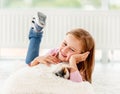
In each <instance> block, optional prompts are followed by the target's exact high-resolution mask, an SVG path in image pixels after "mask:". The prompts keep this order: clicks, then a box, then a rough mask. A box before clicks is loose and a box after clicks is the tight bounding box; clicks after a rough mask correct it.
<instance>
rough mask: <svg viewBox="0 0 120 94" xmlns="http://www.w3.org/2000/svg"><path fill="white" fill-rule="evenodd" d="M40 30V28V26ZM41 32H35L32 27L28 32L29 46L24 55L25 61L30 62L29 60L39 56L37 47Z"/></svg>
mask: <svg viewBox="0 0 120 94" xmlns="http://www.w3.org/2000/svg"><path fill="white" fill-rule="evenodd" d="M41 30H42V28H41ZM42 35H43V32H36V31H34V29H33V28H31V29H30V32H29V40H30V42H29V47H28V51H27V56H26V63H27V64H30V63H31V61H32V60H33V59H34V58H36V57H37V56H39V47H40V43H41V39H42Z"/></svg>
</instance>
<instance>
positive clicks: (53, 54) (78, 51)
mask: <svg viewBox="0 0 120 94" xmlns="http://www.w3.org/2000/svg"><path fill="white" fill-rule="evenodd" d="M40 15H41V16H40ZM40 17H42V18H44V21H42V22H43V24H42V25H40V24H41V22H40ZM38 18H39V19H38V20H39V22H38V23H39V25H38V23H37V22H36V21H33V22H34V28H31V30H30V34H29V39H30V45H29V48H28V53H27V57H26V63H27V64H28V65H29V66H35V65H37V64H39V63H44V64H46V65H50V64H56V63H60V62H69V65H70V67H71V69H70V80H72V81H74V82H82V81H88V82H90V83H91V82H92V72H93V68H94V53H95V44H94V40H93V38H92V36H91V35H90V34H89V33H88V32H87V31H86V30H84V29H81V28H77V29H74V30H71V31H69V32H68V33H67V34H66V37H65V39H64V40H63V42H62V43H61V45H60V47H59V48H56V49H52V50H51V51H50V52H49V53H48V54H46V55H45V56H38V55H39V54H38V53H39V45H40V42H41V38H42V34H43V32H42V31H41V30H42V28H43V27H44V25H45V19H46V16H45V15H44V14H42V13H40V12H39V13H38Z"/></svg>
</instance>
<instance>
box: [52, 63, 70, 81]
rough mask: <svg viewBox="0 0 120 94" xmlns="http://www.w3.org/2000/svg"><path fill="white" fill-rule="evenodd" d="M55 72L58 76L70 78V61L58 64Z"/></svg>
mask: <svg viewBox="0 0 120 94" xmlns="http://www.w3.org/2000/svg"><path fill="white" fill-rule="evenodd" d="M53 73H54V74H55V75H56V76H59V77H62V78H65V79H69V78H70V67H69V65H68V63H65V62H61V63H59V64H57V67H56V68H55V70H54V71H53Z"/></svg>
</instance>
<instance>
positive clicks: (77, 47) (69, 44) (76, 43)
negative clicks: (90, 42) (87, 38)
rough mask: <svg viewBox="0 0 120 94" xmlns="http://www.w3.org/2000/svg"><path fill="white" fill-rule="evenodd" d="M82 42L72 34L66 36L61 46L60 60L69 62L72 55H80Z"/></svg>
mask: <svg viewBox="0 0 120 94" xmlns="http://www.w3.org/2000/svg"><path fill="white" fill-rule="evenodd" d="M81 44H82V43H81V41H80V40H78V39H77V38H76V37H74V36H73V35H71V34H68V35H66V38H65V39H64V41H63V42H62V44H61V45H60V49H59V53H58V58H59V59H60V60H61V61H62V62H69V59H70V57H71V55H74V54H80V53H81V52H82V45H81Z"/></svg>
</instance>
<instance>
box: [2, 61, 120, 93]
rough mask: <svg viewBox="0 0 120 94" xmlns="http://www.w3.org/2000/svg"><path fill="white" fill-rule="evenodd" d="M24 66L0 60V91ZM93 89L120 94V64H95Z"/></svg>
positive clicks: (98, 91) (23, 64)
mask: <svg viewBox="0 0 120 94" xmlns="http://www.w3.org/2000/svg"><path fill="white" fill-rule="evenodd" d="M24 66H25V63H24V61H21V60H0V89H1V87H2V85H3V84H4V82H5V80H6V79H7V78H8V77H9V76H10V75H11V74H12V73H13V72H15V71H16V70H18V69H20V68H22V67H24ZM93 87H94V90H95V92H96V94H120V62H118V63H117V62H111V63H107V64H103V63H100V62H96V65H95V70H94V73H93Z"/></svg>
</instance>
